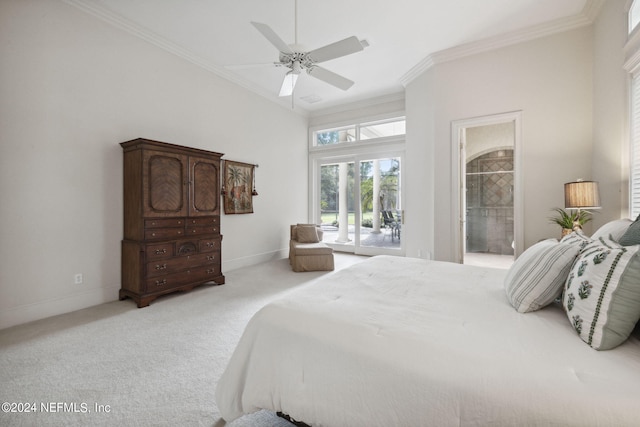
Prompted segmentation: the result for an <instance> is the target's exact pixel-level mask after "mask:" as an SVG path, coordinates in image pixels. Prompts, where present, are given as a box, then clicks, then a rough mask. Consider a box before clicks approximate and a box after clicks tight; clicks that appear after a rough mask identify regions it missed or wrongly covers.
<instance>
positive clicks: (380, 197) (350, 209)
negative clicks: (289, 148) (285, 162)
mask: <svg viewBox="0 0 640 427" xmlns="http://www.w3.org/2000/svg"><path fill="white" fill-rule="evenodd" d="M312 169H313V173H314V180H313V182H314V187H315V188H314V191H313V203H312V212H313V220H314V221H315V222H316V223H319V224H321V225H322V230H323V232H324V233H323V242H324V243H326V244H328V245H330V246H332V247H333V248H334V250H336V251H344V252H353V253H356V254H362V255H380V254H396V255H404V245H403V234H402V233H403V229H402V226H403V215H402V214H403V210H402V203H403V201H402V155H401V153H384V154H380V153H379V154H372V153H365V154H359V155H348V156H340V157H326V158H318V159H316V160H315V161H314V164H313V166H312Z"/></svg>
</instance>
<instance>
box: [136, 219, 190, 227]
mask: <svg viewBox="0 0 640 427" xmlns="http://www.w3.org/2000/svg"><path fill="white" fill-rule="evenodd" d="M184 223H185V219H184V218H162V219H156V218H154V219H145V220H144V228H145V229H146V228H167V227H184Z"/></svg>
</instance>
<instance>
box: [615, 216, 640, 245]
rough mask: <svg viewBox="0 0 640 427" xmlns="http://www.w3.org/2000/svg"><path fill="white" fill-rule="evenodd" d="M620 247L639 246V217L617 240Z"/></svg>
mask: <svg viewBox="0 0 640 427" xmlns="http://www.w3.org/2000/svg"><path fill="white" fill-rule="evenodd" d="M618 243H620V244H621V245H622V246H632V245H638V244H640V215H638V218H636V220H635V221H634V222H632V223H631V225H630V226H629V227H628V228H627V231H626V232H625V233H624V234H623V235H622V237H620V239H619V240H618Z"/></svg>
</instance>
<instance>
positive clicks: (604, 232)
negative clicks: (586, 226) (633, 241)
mask: <svg viewBox="0 0 640 427" xmlns="http://www.w3.org/2000/svg"><path fill="white" fill-rule="evenodd" d="M631 223H632V221H631V220H630V219H628V218H626V219H616V220H613V221H609V222H608V223H606V224H604V225H603V226H602V227H600V228H598V229H597V230H596V231H595V233H593V234H592V235H591V238H592V239H599V238H600V237H604V238H605V239H611V240H613V241H614V242H620V238H621V237H622V236H623V235H624V233H625V232H626V231H627V230H628V229H629V226H630V225H631Z"/></svg>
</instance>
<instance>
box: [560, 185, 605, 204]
mask: <svg viewBox="0 0 640 427" xmlns="http://www.w3.org/2000/svg"><path fill="white" fill-rule="evenodd" d="M564 207H565V208H566V209H598V208H600V191H599V190H598V183H597V182H596V181H575V182H567V183H566V184H565V185H564Z"/></svg>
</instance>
